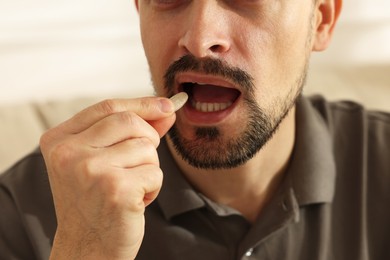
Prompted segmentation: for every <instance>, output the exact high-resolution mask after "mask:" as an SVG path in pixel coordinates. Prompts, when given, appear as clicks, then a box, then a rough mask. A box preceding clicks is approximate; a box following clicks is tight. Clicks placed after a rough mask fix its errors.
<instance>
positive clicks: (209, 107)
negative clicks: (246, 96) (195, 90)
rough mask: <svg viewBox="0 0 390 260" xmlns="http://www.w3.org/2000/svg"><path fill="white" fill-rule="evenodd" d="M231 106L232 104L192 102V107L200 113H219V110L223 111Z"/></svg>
mask: <svg viewBox="0 0 390 260" xmlns="http://www.w3.org/2000/svg"><path fill="white" fill-rule="evenodd" d="M231 105H232V102H226V103H207V102H199V101H192V107H193V108H195V109H196V110H198V111H201V112H216V111H221V110H225V109H226V108H228V107H230V106H231Z"/></svg>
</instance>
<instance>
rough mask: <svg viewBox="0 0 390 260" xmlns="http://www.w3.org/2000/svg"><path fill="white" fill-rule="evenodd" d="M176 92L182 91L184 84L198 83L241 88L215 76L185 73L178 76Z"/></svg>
mask: <svg viewBox="0 0 390 260" xmlns="http://www.w3.org/2000/svg"><path fill="white" fill-rule="evenodd" d="M175 82H176V90H177V91H178V92H179V91H181V89H180V86H181V85H182V84H184V83H197V84H207V85H214V86H219V87H225V88H234V89H237V90H239V87H238V86H237V85H236V84H234V83H233V82H231V81H229V80H228V79H226V78H222V77H220V76H215V75H207V74H200V73H194V72H185V73H180V74H178V75H177V76H176V79H175Z"/></svg>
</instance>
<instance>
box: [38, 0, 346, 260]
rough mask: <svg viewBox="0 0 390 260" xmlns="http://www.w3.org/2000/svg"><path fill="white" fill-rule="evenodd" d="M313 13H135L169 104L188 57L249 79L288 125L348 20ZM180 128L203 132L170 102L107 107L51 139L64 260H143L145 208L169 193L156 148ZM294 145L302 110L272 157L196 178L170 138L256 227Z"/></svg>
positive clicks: (283, 130)
mask: <svg viewBox="0 0 390 260" xmlns="http://www.w3.org/2000/svg"><path fill="white" fill-rule="evenodd" d="M163 2H166V3H168V4H163ZM308 2H309V0H297V1H290V0H287V1H269V0H258V1H252V0H242V1H239V0H236V1H224V0H218V1H217V0H213V1H211V0H196V1H191V0H174V1H156V0H139V1H135V4H136V7H137V9H138V10H139V14H140V21H141V33H142V41H143V44H144V48H145V53H146V56H147V59H148V62H149V65H150V70H151V75H152V80H153V82H154V85H155V90H156V93H157V95H158V96H167V95H168V93H167V90H166V89H165V88H164V81H163V76H164V74H165V72H166V70H167V68H168V67H169V65H170V64H172V62H174V61H176V60H177V59H179V58H180V57H181V56H183V55H185V54H192V55H193V56H195V57H197V58H200V59H201V58H206V57H212V58H216V59H221V60H223V61H225V62H226V63H227V64H229V65H232V66H236V67H239V68H240V69H242V70H245V71H247V72H248V73H249V74H250V75H251V76H252V77H253V79H254V84H255V86H256V88H255V93H254V96H255V100H256V101H257V104H258V105H259V106H260V107H261V108H262V109H264V110H265V111H268V112H271V111H273V112H274V113H275V114H277V115H278V114H281V113H282V109H281V108H280V107H277V106H275V104H279V103H278V101H282V102H284V101H286V100H290V101H291V102H293V98H292V97H293V96H295V95H296V94H297V93H299V91H300V85H299V84H297V83H296V81H297V79H299V78H302V75H303V74H304V73H305V68H306V65H307V62H308V59H309V56H310V52H311V51H313V50H314V51H321V50H323V49H325V48H326V47H327V45H328V44H329V41H330V38H331V35H332V32H333V28H334V25H335V22H336V20H337V17H338V14H339V11H340V9H341V0H323V1H317V2H316V3H315V5H314V6H313V5H312V4H308ZM310 3H311V2H310ZM178 25H179V26H178ZM220 28H224V30H221V29H220ZM190 76H191V77H194V76H195V77H196V76H199V75H197V73H195V74H192V75H190ZM247 112H249V111H248V107H246V106H245V104H244V102H238V104H237V105H236V107H235V108H234V111H233V112H232V113H230V114H229V116H227V117H226V118H224V119H223V120H221V121H218V123H216V126H217V127H218V128H219V129H220V131H221V132H223V133H224V138H229V139H234V138H237V137H238V136H240V135H241V134H242V132H240V130H236V131H231V129H235V128H233V127H232V126H235V125H245V123H246V122H247V120H248V118H247V117H246V116H242V115H246V114H247ZM240 115H241V116H240ZM175 122H176V125H177V127H178V130H179V131H180V133H181V134H182V135H183V136H184V137H186V138H188V139H191V138H193V136H194V131H193V128H192V126H196V124H197V123H194V122H193V121H191V119H190V118H188V116H186V114H185V113H184V112H183V110H179V111H178V112H177V113H176V114H175V113H174V107H173V104H172V102H171V101H170V100H169V99H167V98H163V97H148V98H139V99H127V100H106V101H102V102H101V103H98V104H96V105H93V106H91V107H89V108H87V109H86V110H84V111H81V112H80V113H78V114H77V115H75V116H74V117H73V118H71V119H69V120H68V121H66V122H64V123H62V124H61V125H59V126H57V127H56V128H53V129H51V130H49V131H47V132H46V133H45V134H44V135H43V136H42V138H41V142H40V144H41V149H42V153H43V155H44V159H45V163H46V166H47V170H48V175H49V180H50V185H51V189H52V192H53V198H54V204H55V209H56V215H57V221H58V228H57V232H56V236H55V239H54V244H53V249H52V254H51V258H52V259H80V258H82V259H134V258H135V256H136V254H137V252H138V250H139V247H140V244H141V242H142V238H143V234H144V211H145V207H146V206H147V205H149V204H150V203H151V202H152V201H153V200H154V199H155V198H156V196H157V195H158V192H159V190H160V188H161V185H162V178H163V176H162V172H161V169H160V168H159V158H158V155H157V152H156V148H157V146H158V144H159V141H160V138H161V137H163V136H164V135H165V134H166V133H167V131H168V130H169V129H170V128H171V127H172V125H173V124H174V123H175ZM198 124H201V123H198ZM189 126H190V127H189ZM294 136H295V106H294V105H293V106H292V107H291V109H290V110H289V111H288V113H287V115H286V116H285V117H284V119H283V121H282V122H281V123H280V125H279V127H278V130H277V131H276V133H275V134H274V135H273V137H272V138H271V139H270V140H269V141H268V143H267V144H266V146H264V147H263V148H262V149H261V150H260V152H258V153H257V154H256V155H255V156H254V157H253V158H252V159H250V160H249V161H247V162H246V163H244V164H242V165H240V166H238V167H235V168H232V169H229V170H226V169H225V170H221V169H215V170H210V169H207V170H206V169H199V168H196V167H193V166H191V165H190V164H188V163H187V162H186V161H185V160H183V159H182V158H181V156H180V155H178V154H177V152H176V151H175V149H174V148H173V145H172V143H171V141H170V139H169V138H168V144H169V147H170V149H171V151H172V154H173V156H174V158H175V160H176V161H177V163H178V165H179V167H180V168H181V169H182V170H183V173H184V174H185V175H186V177H187V179H188V180H189V181H190V182H191V183H192V184H193V185H194V187H196V188H197V189H198V190H199V191H201V192H202V193H204V194H205V195H206V196H208V197H209V198H210V199H212V200H214V201H216V202H219V203H223V204H226V205H229V206H231V207H233V208H236V209H237V210H239V211H240V212H241V213H242V214H243V215H244V216H245V217H246V218H247V219H248V221H251V222H253V221H255V219H256V218H257V216H258V215H259V214H261V210H262V209H263V207H264V205H266V203H267V201H268V200H269V198H270V197H272V194H273V193H274V191H275V189H277V187H278V185H279V183H280V182H281V180H282V178H283V172H284V169H285V168H286V165H287V163H288V161H289V158H290V155H291V152H292V149H293V145H294ZM275 154H276V155H278V156H275ZM141 155H142V156H141ZM216 184H217V185H216Z"/></svg>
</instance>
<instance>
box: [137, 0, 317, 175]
mask: <svg viewBox="0 0 390 260" xmlns="http://www.w3.org/2000/svg"><path fill="white" fill-rule="evenodd" d="M138 8H139V14H140V19H141V34H142V41H143V45H144V49H145V53H146V57H147V60H148V63H149V66H150V71H151V76H152V81H153V84H154V88H155V91H156V93H157V95H160V96H170V95H172V94H175V93H177V92H180V91H186V92H187V93H189V96H190V100H189V102H187V104H186V106H185V107H184V108H183V109H182V110H180V111H179V112H178V113H177V120H176V123H175V126H174V127H173V128H172V130H171V131H170V135H169V136H170V139H171V140H172V141H173V144H174V146H175V147H176V149H177V151H178V152H179V153H180V154H181V155H182V156H183V158H184V159H185V160H186V161H187V162H189V163H190V164H192V165H193V166H196V167H200V168H212V169H218V168H232V167H237V166H239V165H241V164H243V163H245V162H246V161H247V160H249V159H250V158H252V157H253V156H254V155H255V154H256V153H257V152H258V151H259V150H260V149H261V148H262V147H263V145H264V144H265V143H266V142H267V141H268V140H269V139H270V138H271V137H272V135H273V133H274V132H275V130H276V129H277V127H278V125H279V123H280V122H281V121H282V120H283V118H284V117H285V116H286V114H287V113H288V111H289V110H290V109H291V107H293V106H294V103H295V99H296V98H297V96H298V95H299V93H300V92H301V88H302V86H303V84H304V79H305V75H306V69H307V63H308V58H309V54H310V52H311V49H312V40H311V39H312V34H313V23H314V18H313V10H314V3H313V1H311V0H286V1H280V0H276V1H275V0H229V1H228V0H226V1H223V0H219V1H217V0H196V1H195V0H192V1H191V0H171V1H166V0H165V1H161V0H139V1H138Z"/></svg>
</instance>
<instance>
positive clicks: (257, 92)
mask: <svg viewBox="0 0 390 260" xmlns="http://www.w3.org/2000/svg"><path fill="white" fill-rule="evenodd" d="M341 2H342V1H341V0H318V1H313V0H298V1H292V0H286V1H267V0H259V1H252V0H251V1H249V0H235V1H227V0H226V1H225V0H220V1H219V0H196V1H191V0H172V1H160V0H140V1H135V3H136V7H137V9H138V11H139V15H140V24H141V34H142V41H143V45H144V49H145V53H146V57H147V60H148V63H149V66H150V71H151V76H152V81H153V83H154V87H155V90H156V94H157V95H156V96H157V97H147V98H139V99H132V100H108V101H103V102H101V103H99V104H96V105H94V106H92V107H89V108H87V109H86V110H84V111H81V112H80V113H79V114H77V115H75V116H74V117H73V118H71V119H69V120H68V121H66V122H64V123H62V124H61V125H59V126H58V127H56V128H54V129H51V130H49V131H48V132H46V133H45V134H44V135H43V137H42V138H41V151H42V154H43V157H42V155H41V152H40V151H39V150H38V151H36V152H35V153H33V154H32V155H30V156H28V157H27V158H25V159H23V160H22V161H20V162H19V163H18V164H17V165H15V166H14V167H13V168H12V169H10V170H9V171H8V172H6V173H5V174H4V175H3V176H2V177H1V182H0V184H1V186H0V187H1V190H0V203H1V205H2V208H3V210H2V214H1V216H2V221H1V225H0V228H1V230H0V231H1V237H0V238H1V244H0V249H1V251H0V255H1V256H2V257H3V258H4V259H35V258H36V259H46V258H49V255H50V258H51V259H134V258H136V259H300V260H305V259H310V260H313V259H343V260H345V259H354V260H356V259H390V253H389V252H390V251H389V250H388V249H387V243H388V242H387V241H389V238H390V237H389V236H390V235H389V234H390V233H389V231H390V230H389V227H390V226H389V221H388V219H389V217H390V210H389V207H388V202H389V191H388V188H387V184H388V182H389V180H390V176H389V174H390V164H389V160H386V156H388V155H389V153H390V148H389V146H388V145H386V144H388V143H389V141H388V140H389V139H388V136H389V134H390V116H389V115H388V114H380V113H371V112H370V113H369V112H366V111H364V110H363V109H362V108H361V107H360V106H358V105H356V104H352V103H341V104H329V103H327V102H326V101H325V100H323V99H322V98H319V97H317V98H312V99H311V100H308V99H306V98H304V97H302V96H301V91H302V87H303V85H304V82H305V76H306V72H307V67H308V63H309V57H310V53H311V51H321V50H324V49H325V48H326V47H327V46H328V43H329V41H330V38H331V35H332V32H333V28H334V26H335V23H336V20H337V17H338V15H339V12H340V9H341ZM179 92H187V93H188V96H189V101H188V102H187V103H186V104H185V105H184V107H183V108H182V109H180V110H179V111H177V112H176V113H175V111H174V104H173V103H172V101H170V100H169V99H167V98H166V97H170V96H172V95H174V94H177V93H179ZM167 132H169V133H168V134H166V133H167ZM160 138H162V139H161V140H160ZM385 138H386V139H385ZM43 158H44V159H43ZM49 182H50V184H49ZM51 194H52V197H51ZM52 199H53V201H52Z"/></svg>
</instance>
